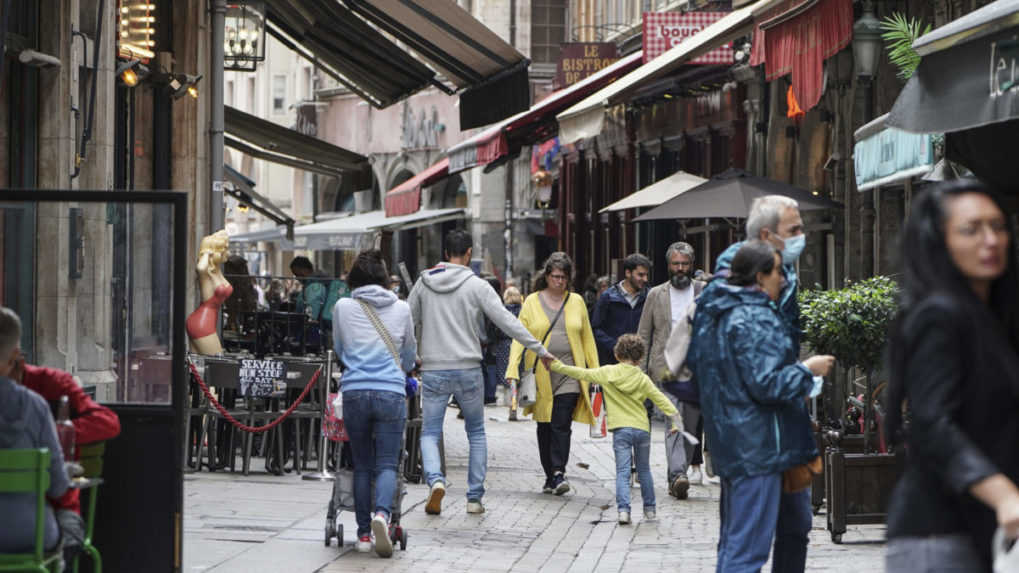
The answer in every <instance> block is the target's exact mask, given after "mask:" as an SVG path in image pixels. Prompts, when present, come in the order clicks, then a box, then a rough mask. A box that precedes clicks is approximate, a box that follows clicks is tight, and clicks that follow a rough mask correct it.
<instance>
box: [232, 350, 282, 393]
mask: <svg viewBox="0 0 1019 573" xmlns="http://www.w3.org/2000/svg"><path fill="white" fill-rule="evenodd" d="M238 378H239V381H240V386H241V396H247V397H250V398H265V397H267V396H272V395H274V394H278V393H280V392H283V391H284V390H286V389H287V383H286V378H287V365H286V363H284V362H283V361H282V360H268V359H267V360H256V359H249V358H242V359H241V364H240V371H239V372H238Z"/></svg>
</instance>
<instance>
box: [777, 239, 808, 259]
mask: <svg viewBox="0 0 1019 573" xmlns="http://www.w3.org/2000/svg"><path fill="white" fill-rule="evenodd" d="M806 246H807V236H806V235H796V236H795V237H789V238H788V239H786V240H785V247H783V248H782V264H783V265H791V264H793V263H795V262H796V260H797V259H799V258H800V254H801V253H803V249H804V247H806Z"/></svg>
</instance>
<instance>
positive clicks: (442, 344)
mask: <svg viewBox="0 0 1019 573" xmlns="http://www.w3.org/2000/svg"><path fill="white" fill-rule="evenodd" d="M472 247H473V240H472V239H471V235H470V233H468V232H467V231H465V230H462V229H455V230H453V231H450V232H449V233H448V234H447V235H446V241H445V251H446V262H443V263H439V264H438V265H436V266H434V267H432V268H430V269H428V270H426V271H424V272H423V273H421V278H420V279H418V281H417V283H416V284H415V285H414V288H413V289H412V290H411V291H410V297H409V298H408V299H407V302H408V303H409V304H410V310H411V316H412V318H413V320H414V326H415V328H416V329H417V330H418V336H417V339H418V355H419V356H420V357H421V388H422V391H421V400H422V406H421V409H422V428H421V462H422V465H423V466H424V473H425V478H426V479H427V480H428V485H429V488H430V490H429V493H428V502H427V503H426V504H425V512H426V513H429V514H432V515H438V514H439V513H440V512H441V510H442V498H443V496H444V495H445V493H446V485H445V477H444V476H443V475H442V472H441V469H440V467H441V462H440V459H439V439H440V438H441V436H442V423H443V420H444V419H445V414H446V404H447V403H448V402H449V397H450V395H452V396H454V397H455V398H456V401H457V403H458V404H459V405H460V409H461V411H462V412H463V415H464V422H465V424H464V426H465V430H466V432H467V441H468V442H469V444H470V455H469V461H468V469H467V512H468V513H482V512H484V511H485V509H484V506H483V505H482V504H481V497H482V496H483V495H484V494H485V485H484V484H485V473H486V472H487V469H488V445H487V440H486V438H485V409H484V403H483V399H484V381H483V377H482V373H481V359H482V351H481V341H480V339H481V336H482V335H483V333H482V326H481V325H482V324H483V323H484V321H483V320H482V318H483V316H484V317H488V319H489V320H490V321H492V323H494V324H495V325H496V326H497V327H498V328H499V329H500V330H502V331H503V332H505V333H506V335H507V336H509V337H511V338H513V339H514V340H516V341H517V342H519V343H520V344H522V345H524V346H525V347H526V348H527V349H528V350H531V351H532V352H535V353H536V354H538V356H540V357H541V358H542V360H546V361H547V362H548V363H551V361H552V355H551V354H549V353H548V351H547V350H546V349H545V348H544V347H543V346H542V345H541V343H540V342H538V340H537V339H535V338H534V336H532V335H531V333H530V332H528V331H527V329H526V328H524V325H522V324H521V323H520V321H519V320H517V318H516V317H515V316H513V314H512V313H511V312H510V311H508V310H506V307H505V306H503V304H502V299H500V298H499V294H498V293H496V292H495V290H494V289H493V288H492V287H491V286H490V285H489V284H488V283H487V282H486V281H485V280H483V279H482V278H480V277H478V276H476V275H475V274H474V271H472V270H471V269H470V267H468V266H467V265H468V264H470V261H471V254H472Z"/></svg>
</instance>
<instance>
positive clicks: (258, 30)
mask: <svg viewBox="0 0 1019 573" xmlns="http://www.w3.org/2000/svg"><path fill="white" fill-rule="evenodd" d="M223 32H224V34H223V68H224V69H227V70H238V71H248V72H253V71H255V66H256V64H257V63H258V62H261V61H264V60H265V2H261V1H256V0H246V1H244V2H234V3H231V4H227V7H226V15H225V20H224V29H223Z"/></svg>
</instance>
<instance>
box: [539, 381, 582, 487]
mask: <svg viewBox="0 0 1019 573" xmlns="http://www.w3.org/2000/svg"><path fill="white" fill-rule="evenodd" d="M579 399H580V394H579V393H577V392H571V393H569V394H560V395H558V396H556V397H555V398H553V399H552V419H551V420H550V421H548V422H538V455H539V456H540V457H541V467H542V469H544V470H545V477H546V478H551V477H552V476H553V475H555V474H556V472H563V473H566V465H567V464H568V463H569V461H570V436H571V435H572V434H573V410H574V408H576V407H577V400H579Z"/></svg>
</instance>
